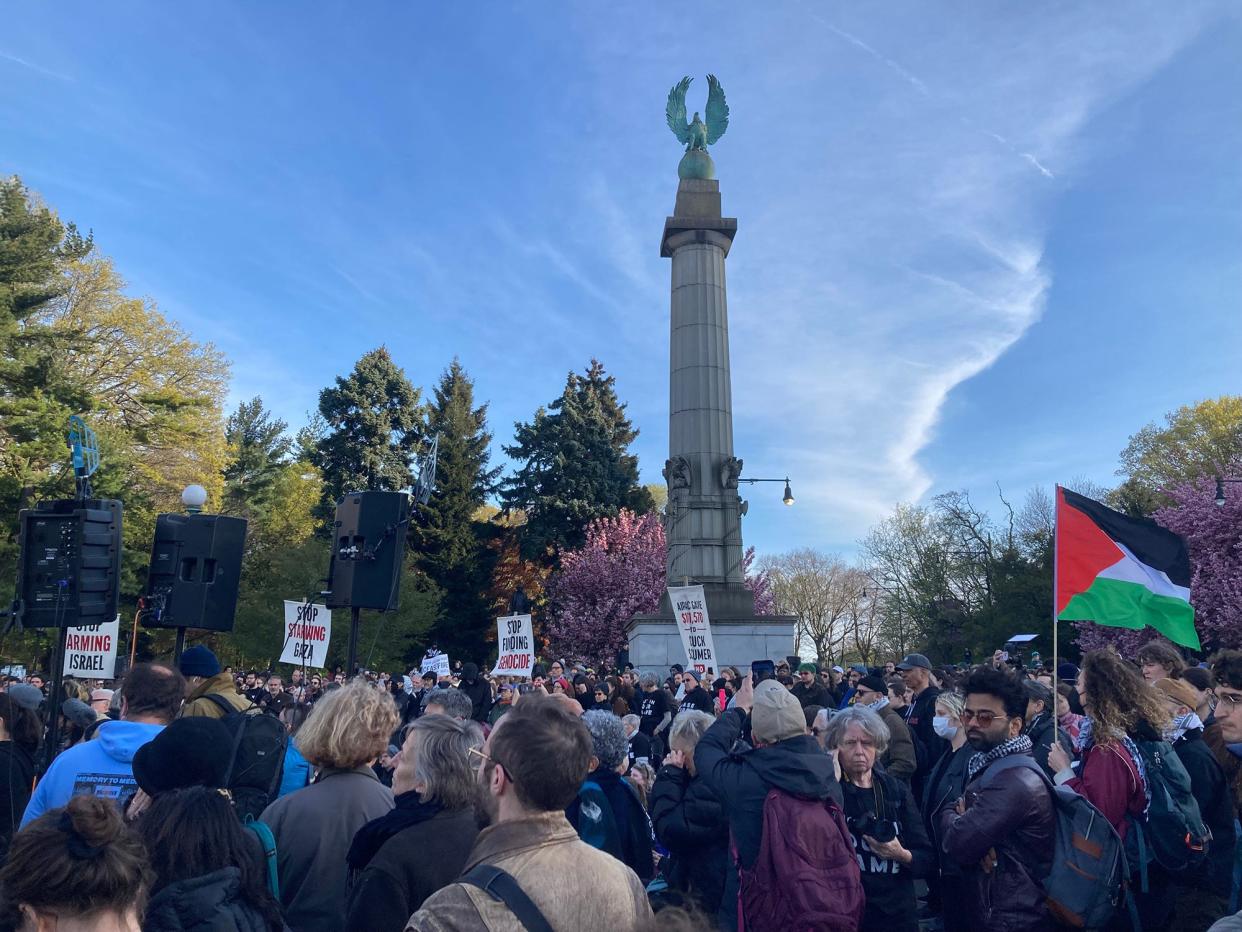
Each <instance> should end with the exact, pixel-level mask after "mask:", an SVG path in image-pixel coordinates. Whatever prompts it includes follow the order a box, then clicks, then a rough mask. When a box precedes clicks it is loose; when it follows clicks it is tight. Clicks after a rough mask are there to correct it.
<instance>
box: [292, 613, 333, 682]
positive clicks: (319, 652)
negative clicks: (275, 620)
mask: <svg viewBox="0 0 1242 932" xmlns="http://www.w3.org/2000/svg"><path fill="white" fill-rule="evenodd" d="M331 640H332V610H331V609H328V608H324V606H322V605H313V604H312V603H310V602H290V601H289V600H287V599H286V600H285V649H284V650H283V651H282V652H281V654H280V662H281V663H292V664H295V665H297V666H305V667H322V666H323V665H324V660H325V659H326V658H327V656H328V642H329V641H331Z"/></svg>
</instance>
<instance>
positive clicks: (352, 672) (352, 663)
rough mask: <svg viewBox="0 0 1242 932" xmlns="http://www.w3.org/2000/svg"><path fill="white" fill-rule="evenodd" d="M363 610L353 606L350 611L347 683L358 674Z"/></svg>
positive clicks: (346, 668) (346, 669)
mask: <svg viewBox="0 0 1242 932" xmlns="http://www.w3.org/2000/svg"><path fill="white" fill-rule="evenodd" d="M361 617H362V609H360V608H359V607H358V606H356V605H354V606H351V607H350V609H349V662H348V665H347V666H346V667H345V671H346V672H345V679H346V681H348V680H352V679H353V678H354V677H355V676H356V675H357V673H358V627H359V625H360V624H361Z"/></svg>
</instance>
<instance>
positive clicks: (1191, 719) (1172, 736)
mask: <svg viewBox="0 0 1242 932" xmlns="http://www.w3.org/2000/svg"><path fill="white" fill-rule="evenodd" d="M1202 727H1203V720H1202V719H1200V718H1199V715H1198V713H1197V712H1187V713H1186V714H1185V715H1179V716H1178V717H1177V718H1175V719H1173V727H1172V728H1171V729H1169V731H1168V732H1167V733H1166V734H1165V737H1166V738H1168V739H1169V744H1174V743H1175V742H1177V741H1179V740H1181V737H1182V735H1184V734H1186V732H1188V731H1192V730H1194V729H1195V728H1202Z"/></svg>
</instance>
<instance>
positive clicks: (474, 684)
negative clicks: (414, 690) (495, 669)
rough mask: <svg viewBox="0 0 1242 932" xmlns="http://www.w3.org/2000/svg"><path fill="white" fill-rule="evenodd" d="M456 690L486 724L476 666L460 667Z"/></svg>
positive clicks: (485, 697) (486, 696) (486, 698)
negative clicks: (464, 695) (459, 681)
mask: <svg viewBox="0 0 1242 932" xmlns="http://www.w3.org/2000/svg"><path fill="white" fill-rule="evenodd" d="M457 688H458V689H460V690H461V691H462V692H464V693H465V694H466V695H467V696H469V697H470V702H471V703H472V704H473V705H474V710H473V711H472V712H471V713H470V717H471V718H472V719H474V720H475V721H476V722H479V723H480V724H487V713H488V712H490V711H491V710H492V688H491V687H490V686H488V685H487V683H486V682H484V681H483V680H481V679H479V667H478V664H474V663H468V664H466V665H465V666H464V667H462V670H461V685H459V686H458V687H457ZM407 918H408V917H407Z"/></svg>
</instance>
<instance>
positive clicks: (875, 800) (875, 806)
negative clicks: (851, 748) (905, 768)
mask: <svg viewBox="0 0 1242 932" xmlns="http://www.w3.org/2000/svg"><path fill="white" fill-rule="evenodd" d="M872 783H873V786H872V787H870V788H868V789H863V788H862V787H857V786H854V785H852V784H849V783H846V784H843V785H842V787H841V789H842V792H843V793H844V794H845V806H844V809H845V817H846V821H847V822H848V824H849V826H850V836H851V838H852V840H853V842H854V854H855V856H856V857H857V858H858V867H859V870H861V871H862V885H863V893H864V894H865V896H866V910H865V911H864V913H863V921H862V925H861V926H860V927H859V928H860V929H861V930H862V932H872V930H875V932H881V930H882V932H918V929H919V916H918V899H917V898H916V897H915V893H914V881H915V879H916V878H919V879H925V878H927V877H930V876H931V875H932V874H933V873H934V872H935V870H936V856H935V853H934V852H933V851H932V847H931V842H930V841H929V840H928V838H927V832H926V831H924V829H923V820H922V818H921V817H920V816H919V810H918V808H917V807H916V806H915V805H914V799H913V798H912V797H911V796H910V788H909V787H908V786H906V784H905V783H903V782H902V781H901V780H898V779H897V778H896V777H894V776H892V775H891V774H888V773H886V772H885V771H884V770H883V769H882V768H879V767H877V768H875V770H873V771H872ZM869 814H870V815H874V816H875V817H876V819H878V820H880V821H882V822H884V823H888V824H889V825H890V826H892V825H895V827H896V835H897V838H898V839H899V840H900V841H901V845H902V847H903V848H905V849H906V850H907V851H909V852H910V854H911V855H912V856H913V860H912V861H911V862H910V864H909V865H903V864H899V863H898V862H896V861H889V860H886V859H883V858H879V857H876V855H875V854H873V853H872V851H871V849H870V847H868V845H867V842H866V841H865V840H864V838H863V836H864V835H866V834H873V833H871V832H867V831H862V830H861V829H862V828H863V827H864V826H865V825H866V821H865V820H866V817H867V816H868V815H869ZM873 837H874V835H873ZM887 837H892V836H891V835H888V836H887ZM881 840H883V839H881Z"/></svg>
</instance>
